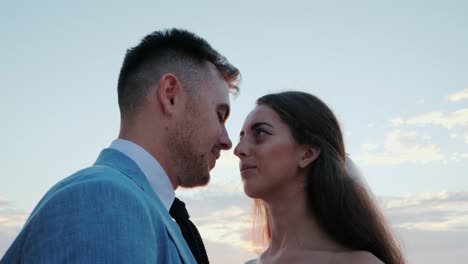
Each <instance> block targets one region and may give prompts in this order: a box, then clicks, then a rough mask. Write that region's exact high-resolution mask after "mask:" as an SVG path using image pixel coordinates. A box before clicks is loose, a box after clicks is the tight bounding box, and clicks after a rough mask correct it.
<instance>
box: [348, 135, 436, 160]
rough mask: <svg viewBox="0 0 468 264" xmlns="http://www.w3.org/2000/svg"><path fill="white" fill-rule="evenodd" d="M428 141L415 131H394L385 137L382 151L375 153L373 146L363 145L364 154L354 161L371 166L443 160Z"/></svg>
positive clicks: (434, 146)
mask: <svg viewBox="0 0 468 264" xmlns="http://www.w3.org/2000/svg"><path fill="white" fill-rule="evenodd" d="M428 139H429V138H428V137H427V136H420V135H418V134H417V132H415V131H401V130H394V131H391V132H390V133H389V134H388V135H387V136H386V138H385V143H384V149H383V151H381V152H377V151H376V148H375V145H372V144H370V145H369V144H364V145H363V147H362V149H363V150H364V151H363V152H364V153H362V154H359V155H357V156H356V160H359V161H361V162H363V163H366V164H372V165H395V164H401V163H423V164H425V163H429V162H432V161H441V160H444V159H445V155H444V154H442V153H441V151H440V148H439V147H438V146H437V145H435V144H431V143H428V142H427V141H428Z"/></svg>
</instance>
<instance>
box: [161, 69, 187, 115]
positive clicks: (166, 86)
mask: <svg viewBox="0 0 468 264" xmlns="http://www.w3.org/2000/svg"><path fill="white" fill-rule="evenodd" d="M181 91H182V87H181V83H180V82H179V80H178V79H177V77H176V76H175V75H174V74H172V73H166V74H164V75H163V76H162V77H161V78H160V79H159V83H158V90H157V98H158V101H159V104H160V105H161V108H162V110H163V113H166V114H172V113H173V112H174V110H175V105H176V104H177V103H178V99H179V97H180V94H181Z"/></svg>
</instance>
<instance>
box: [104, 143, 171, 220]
mask: <svg viewBox="0 0 468 264" xmlns="http://www.w3.org/2000/svg"><path fill="white" fill-rule="evenodd" d="M109 148H112V149H115V150H118V151H120V152H122V153H123V154H125V155H127V156H128V157H129V158H130V159H132V160H133V161H134V162H135V163H136V164H137V165H138V167H139V168H140V169H141V171H142V172H143V174H144V175H145V177H146V178H147V179H148V181H149V183H150V185H151V188H153V190H154V192H155V193H156V195H157V196H158V197H159V199H160V200H161V202H162V203H163V205H164V207H166V209H167V211H169V209H170V208H171V205H172V203H173V202H174V198H175V192H174V187H173V186H172V184H171V181H170V180H169V176H168V175H167V173H166V172H165V171H164V169H163V167H162V166H161V164H159V162H158V160H156V159H155V158H154V157H153V156H152V155H151V154H150V153H149V152H148V151H146V150H145V149H144V148H142V147H140V146H139V145H137V144H135V143H133V142H131V141H128V140H125V139H120V138H118V139H116V140H114V141H112V144H111V145H110V147H109Z"/></svg>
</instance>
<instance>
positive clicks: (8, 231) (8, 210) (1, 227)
mask: <svg viewBox="0 0 468 264" xmlns="http://www.w3.org/2000/svg"><path fill="white" fill-rule="evenodd" d="M28 216H29V214H28V213H27V212H25V211H22V210H18V209H14V208H12V207H11V202H10V201H9V200H8V199H6V198H2V197H0V256H2V255H3V254H4V253H5V251H6V250H7V248H8V247H9V246H10V244H11V243H12V242H13V240H14V239H15V237H16V235H17V234H18V233H19V231H20V229H21V227H22V226H23V225H24V223H25V222H26V219H27V217H28Z"/></svg>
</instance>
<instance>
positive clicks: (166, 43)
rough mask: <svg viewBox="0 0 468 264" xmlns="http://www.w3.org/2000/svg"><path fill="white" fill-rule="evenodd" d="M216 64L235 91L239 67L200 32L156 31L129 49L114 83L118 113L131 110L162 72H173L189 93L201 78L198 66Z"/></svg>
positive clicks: (231, 88) (180, 30)
mask: <svg viewBox="0 0 468 264" xmlns="http://www.w3.org/2000/svg"><path fill="white" fill-rule="evenodd" d="M206 62H209V63H211V64H213V65H214V66H215V68H216V69H217V71H218V72H219V73H220V75H221V76H222V77H223V78H224V80H226V82H227V83H228V85H229V87H230V90H231V91H232V92H233V93H236V92H238V90H239V88H238V86H237V85H238V81H239V75H240V73H239V70H238V69H237V68H236V67H234V66H233V65H231V64H230V63H229V62H228V60H227V59H226V58H225V57H224V56H222V55H221V54H220V53H218V52H217V51H216V50H215V49H213V48H212V47H211V46H210V44H208V42H207V41H206V40H204V39H202V38H200V37H199V36H197V35H195V34H194V33H191V32H189V31H187V30H183V29H169V30H164V31H155V32H153V33H151V34H149V35H147V36H146V37H145V38H143V40H142V41H141V42H140V44H138V45H137V46H135V47H133V48H131V49H128V50H127V54H126V55H125V59H124V62H123V65H122V68H121V70H120V75H119V82H118V86H117V90H118V99H119V107H120V111H121V113H122V114H123V113H126V112H132V111H133V110H135V109H136V108H138V107H139V106H140V105H141V104H142V103H143V101H144V99H145V97H146V95H147V92H148V90H149V88H150V87H152V86H154V85H157V83H158V81H159V79H160V78H161V77H162V75H163V74H165V73H174V74H176V75H178V76H177V77H178V78H180V79H181V82H182V83H183V84H184V86H185V87H186V88H187V89H188V91H189V92H191V93H196V91H194V88H193V86H194V85H193V82H196V81H197V80H200V78H202V76H201V77H199V75H203V72H200V68H201V67H203V66H204V65H206Z"/></svg>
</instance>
